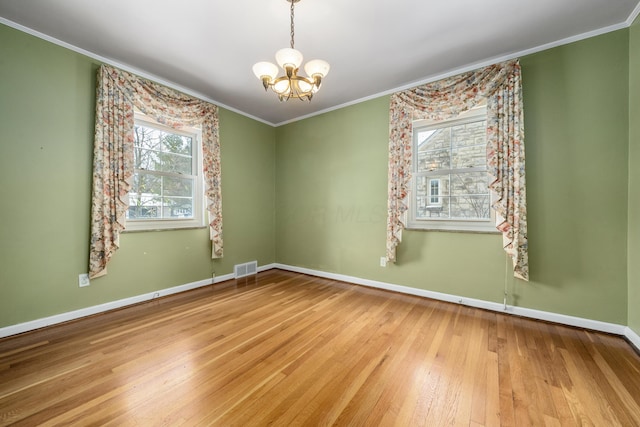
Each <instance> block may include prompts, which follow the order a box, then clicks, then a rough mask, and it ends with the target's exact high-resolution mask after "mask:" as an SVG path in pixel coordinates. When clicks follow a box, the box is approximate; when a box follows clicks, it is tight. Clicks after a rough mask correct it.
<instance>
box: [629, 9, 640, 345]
mask: <svg viewBox="0 0 640 427" xmlns="http://www.w3.org/2000/svg"><path fill="white" fill-rule="evenodd" d="M639 118H640V20H638V19H636V22H635V23H634V24H633V25H632V26H631V29H630V42H629V246H628V247H629V254H628V256H629V258H628V266H629V295H628V301H629V302H628V306H629V321H628V325H629V327H630V328H631V329H633V330H634V332H635V333H636V334H638V335H640V262H638V261H639V260H640V166H639V165H640V120H639Z"/></svg>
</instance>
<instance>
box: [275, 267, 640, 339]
mask: <svg viewBox="0 0 640 427" xmlns="http://www.w3.org/2000/svg"><path fill="white" fill-rule="evenodd" d="M275 268H279V269H281V270H287V271H293V272H296V273H303V274H309V275H311V276H318V277H324V278H327V279H333V280H340V281H342V282H348V283H355V284H357V285H363V286H369V287H372V288H379V289H386V290H389V291H395V292H400V293H403V294H409V295H417V296H421V297H426V298H432V299H435V300H439V301H447V302H452V303H456V304H462V305H467V306H470V307H477V308H483V309H486V310H491V311H497V312H501V313H508V314H514V315H516V316H522V317H528V318H531V319H537V320H544V321H547V322H553V323H560V324H563V325H569V326H575V327H578V328H583V329H591V330H595V331H601V332H606V333H610V334H616V335H623V336H625V337H627V338H628V339H629V341H631V342H632V343H633V344H634V346H635V347H637V348H638V350H640V337H638V335H636V334H635V333H634V332H633V331H632V330H631V328H629V327H627V326H624V325H618V324H615V323H607V322H601V321H598V320H591V319H584V318H581V317H574V316H567V315H565V314H558V313H551V312H548V311H541V310H534V309H530V308H523V307H514V306H510V305H507V308H506V310H505V307H504V305H503V304H500V303H496V302H491V301H484V300H479V299H473V298H467V297H461V296H457V295H451V294H445V293H440V292H433V291H427V290H424V289H417V288H412V287H409V286H401V285H394V284H392V283H385V282H379V281H376V280H369V279H362V278H360V277H354V276H346V275H343V274H336V273H327V272H324V271H319V270H312V269H309V268H303V267H295V266H291V265H286V264H278V263H276V264H275Z"/></svg>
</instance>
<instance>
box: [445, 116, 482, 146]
mask: <svg viewBox="0 0 640 427" xmlns="http://www.w3.org/2000/svg"><path fill="white" fill-rule="evenodd" d="M486 139H487V121H486V120H481V121H478V122H472V123H466V124H463V125H456V126H452V127H451V145H452V146H453V148H456V147H464V146H468V145H484V144H485V141H486Z"/></svg>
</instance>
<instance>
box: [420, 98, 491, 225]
mask: <svg viewBox="0 0 640 427" xmlns="http://www.w3.org/2000/svg"><path fill="white" fill-rule="evenodd" d="M486 125H487V121H486V107H484V106H482V107H480V108H476V109H473V110H471V111H470V112H467V113H465V114H464V115H461V116H460V117H458V118H456V119H453V120H447V121H440V122H427V121H421V122H416V123H414V134H413V150H414V151H413V171H412V182H411V188H412V197H411V200H410V201H409V205H410V206H409V209H410V211H409V212H410V215H409V227H408V228H418V229H434V230H454V231H493V232H496V229H495V219H494V216H493V210H492V209H491V196H490V192H489V189H488V175H487V165H486Z"/></svg>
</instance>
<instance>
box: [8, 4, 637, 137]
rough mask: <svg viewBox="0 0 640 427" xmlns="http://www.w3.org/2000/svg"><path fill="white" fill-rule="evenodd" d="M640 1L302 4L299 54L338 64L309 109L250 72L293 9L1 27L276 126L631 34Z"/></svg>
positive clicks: (281, 41)
mask: <svg viewBox="0 0 640 427" xmlns="http://www.w3.org/2000/svg"><path fill="white" fill-rule="evenodd" d="M639 3H640V0H446V1H445V0H441V1H426V0H413V1H410V0H350V1H347V0H302V1H300V2H299V3H296V6H295V46H296V48H297V49H299V50H300V51H302V53H303V54H304V55H305V61H306V60H310V59H314V58H319V59H324V60H326V61H327V62H329V63H330V64H331V71H330V72H329V74H328V76H327V77H326V79H325V80H324V84H323V87H322V90H321V91H320V92H318V93H317V94H316V96H315V97H314V98H313V100H312V101H311V102H310V103H308V102H301V101H298V100H290V101H289V102H286V103H280V102H279V101H278V100H277V97H276V96H275V94H273V93H272V92H269V93H265V92H264V89H263V88H262V84H261V82H260V81H259V80H258V79H256V78H255V76H254V75H253V73H252V71H251V67H252V65H253V64H254V63H255V62H258V61H264V60H268V61H272V62H274V59H273V55H274V53H275V52H276V50H278V49H280V48H283V47H288V46H289V7H290V3H289V2H287V1H285V0H224V1H222V0H183V1H177V0H105V1H87V0H20V1H18V0H0V17H2V18H3V19H1V20H0V23H5V24H8V25H11V26H13V27H17V28H20V29H23V30H25V31H27V32H31V33H34V34H37V35H40V36H44V37H45V38H48V39H50V40H53V41H57V42H60V41H61V42H64V43H67V44H69V45H71V46H72V47H73V48H75V49H76V50H80V51H86V52H83V53H87V52H89V53H90V55H91V56H93V57H96V58H98V59H101V60H106V61H108V62H110V63H112V64H114V65H116V66H120V67H123V68H125V69H128V70H130V71H135V72H137V73H139V74H142V75H143V76H146V77H152V78H154V79H156V80H158V81H160V82H163V83H167V84H169V85H171V86H173V87H176V88H180V89H182V90H185V91H186V92H188V93H191V94H194V95H197V96H199V97H201V98H204V99H207V100H210V101H212V102H214V103H216V104H218V105H221V106H224V107H227V108H230V109H233V110H236V111H239V112H242V113H243V114H246V115H248V116H251V117H254V118H258V119H260V120H262V121H264V122H267V123H270V124H274V125H277V124H281V123H286V122H288V121H291V120H295V119H297V118H300V117H306V116H309V115H313V114H316V113H318V112H321V111H327V110H330V109H333V108H336V107H338V106H342V105H346V104H350V103H353V102H356V101H359V100H363V99H366V98H369V97H372V96H376V95H380V94H383V93H390V92H391V91H393V90H396V89H399V88H407V87H411V86H414V85H417V84H420V83H424V82H427V81H430V80H434V79H435V78H438V77H441V76H444V75H451V74H453V73H456V72H460V71H463V70H468V69H471V68H476V67H477V66H481V65H486V64H489V63H492V62H496V61H499V60H503V59H507V58H512V57H514V56H516V55H522V54H525V53H531V52H534V51H537V50H542V49H543V48H547V47H551V46H554V45H558V44H563V43H566V42H569V41H573V40H578V39H581V38H585V37H587V36H591V35H595V34H599V33H603V32H607V31H611V30H614V29H618V28H623V27H626V26H628V25H629V24H630V23H631V22H632V21H633V19H634V18H635V17H636V15H637V14H638V11H639V9H640V8H639ZM16 24H17V25H16Z"/></svg>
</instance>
